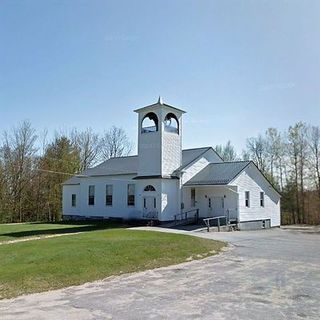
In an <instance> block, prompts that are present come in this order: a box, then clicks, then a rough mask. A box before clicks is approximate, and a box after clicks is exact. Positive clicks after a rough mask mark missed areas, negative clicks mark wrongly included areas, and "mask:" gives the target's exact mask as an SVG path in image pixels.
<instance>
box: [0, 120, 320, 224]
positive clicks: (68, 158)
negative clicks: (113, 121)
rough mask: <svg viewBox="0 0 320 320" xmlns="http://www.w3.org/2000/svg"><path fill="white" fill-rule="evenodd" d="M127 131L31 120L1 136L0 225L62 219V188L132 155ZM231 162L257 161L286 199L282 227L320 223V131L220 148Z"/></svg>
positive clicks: (297, 130) (301, 130) (301, 126)
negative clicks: (45, 128)
mask: <svg viewBox="0 0 320 320" xmlns="http://www.w3.org/2000/svg"><path fill="white" fill-rule="evenodd" d="M131 150H132V142H131V141H130V139H129V138H128V136H127V135H126V133H125V131H124V130H123V129H121V128H117V127H111V128H110V129H109V130H108V131H106V132H104V133H103V134H97V133H95V132H94V131H93V130H92V129H91V128H88V129H86V130H83V131H79V130H77V129H73V130H71V131H70V132H68V133H65V132H57V133H55V135H54V137H53V138H51V139H47V134H46V133H43V134H40V135H39V134H37V132H36V130H35V129H34V128H33V127H32V125H31V123H30V122H28V121H24V122H22V123H21V124H20V125H19V126H17V127H15V128H13V129H12V130H10V131H5V132H3V134H2V135H1V138H0V222H23V221H56V220H59V219H60V218H61V196H62V187H61V184H62V182H63V181H65V180H66V179H67V178H68V177H70V176H72V175H74V174H76V173H80V172H82V171H83V170H86V169H88V168H90V167H93V166H94V165H96V164H98V163H100V162H102V161H104V160H107V159H109V158H110V157H115V156H124V155H128V154H130V152H131ZM216 151H217V152H218V153H219V154H220V155H221V157H222V158H223V159H224V160H225V161H234V160H249V159H250V160H253V161H254V163H255V164H256V165H257V167H258V168H259V169H260V170H261V171H262V172H263V173H264V175H265V176H266V177H267V179H268V180H269V181H270V182H271V183H272V184H273V185H274V186H275V188H276V189H278V190H279V192H280V193H281V195H282V198H281V211H282V213H281V214H282V217H281V219H282V224H292V223H307V224H320V128H319V127H318V126H311V125H307V124H305V123H302V122H299V123H296V124H295V125H293V126H290V127H289V128H288V129H287V130H285V131H283V132H280V131H279V130H277V129H275V128H269V129H268V130H266V132H265V133H263V134H260V135H258V136H257V137H250V138H248V139H247V141H246V147H245V149H244V150H243V151H242V153H241V154H238V153H237V152H236V150H235V148H234V146H233V145H232V143H231V142H230V141H228V142H227V144H226V145H217V146H216Z"/></svg>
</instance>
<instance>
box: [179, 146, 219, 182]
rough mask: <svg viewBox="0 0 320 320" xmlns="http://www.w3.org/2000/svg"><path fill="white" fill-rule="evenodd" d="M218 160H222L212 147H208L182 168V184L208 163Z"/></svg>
mask: <svg viewBox="0 0 320 320" xmlns="http://www.w3.org/2000/svg"><path fill="white" fill-rule="evenodd" d="M219 162H222V160H221V159H220V158H219V157H218V155H217V154H216V153H215V152H214V151H213V150H212V149H208V150H207V151H206V152H205V153H204V154H203V155H202V156H201V157H200V158H198V159H196V160H194V161H193V162H191V163H190V164H189V165H188V166H187V167H186V168H184V169H183V171H184V173H183V175H182V184H185V183H186V182H187V181H189V180H190V179H191V178H192V177H194V176H195V175H196V174H197V173H199V172H200V171H201V170H202V169H203V168H205V167H206V166H207V165H208V164H209V163H219Z"/></svg>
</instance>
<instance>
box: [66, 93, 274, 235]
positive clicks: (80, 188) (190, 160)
mask: <svg viewBox="0 0 320 320" xmlns="http://www.w3.org/2000/svg"><path fill="white" fill-rule="evenodd" d="M135 112H136V113H137V114H138V155H136V156H126V157H118V158H111V159H109V160H107V161H105V162H103V163H101V164H100V165H98V166H96V167H94V168H90V169H87V170H85V171H84V172H82V173H81V174H79V175H76V176H74V177H72V178H70V179H69V180H67V181H66V182H64V184H63V216H64V217H65V218H76V219H79V218H122V219H124V220H130V219H139V220H141V219H145V220H157V221H159V222H169V221H173V220H179V219H182V218H184V217H186V216H187V215H188V213H189V212H190V213H192V212H193V213H194V212H197V214H198V216H199V218H200V219H202V218H208V217H217V216H225V217H226V219H228V220H233V221H236V223H237V225H238V227H239V228H240V229H259V228H268V227H276V226H280V194H279V193H278V192H277V190H275V189H274V188H273V187H272V185H271V184H270V182H269V181H268V180H267V179H266V178H265V176H264V175H263V174H262V173H261V172H260V171H259V170H258V168H257V167H256V166H255V164H254V163H253V162H252V161H233V162H224V161H223V160H222V159H221V157H220V156H219V155H218V154H217V153H216V152H215V151H214V149H213V148H212V147H202V148H195V149H185V150H183V149H182V116H183V114H184V113H185V111H183V110H180V109H178V108H175V107H173V106H170V105H168V104H166V103H163V102H162V100H161V98H159V101H158V102H157V103H155V104H152V105H149V106H146V107H143V108H139V109H137V110H135Z"/></svg>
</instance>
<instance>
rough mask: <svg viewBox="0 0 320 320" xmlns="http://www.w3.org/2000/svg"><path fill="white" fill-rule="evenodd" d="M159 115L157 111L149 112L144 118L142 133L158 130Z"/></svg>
mask: <svg viewBox="0 0 320 320" xmlns="http://www.w3.org/2000/svg"><path fill="white" fill-rule="evenodd" d="M158 125H159V124H158V117H157V115H156V114H155V113H153V112H149V113H147V114H146V115H145V116H144V118H143V119H142V125H141V133H147V132H155V131H158Z"/></svg>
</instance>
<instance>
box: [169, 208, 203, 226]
mask: <svg viewBox="0 0 320 320" xmlns="http://www.w3.org/2000/svg"><path fill="white" fill-rule="evenodd" d="M192 212H193V213H194V214H193V215H192V217H190V218H194V220H195V222H198V219H199V209H192V210H189V211H186V212H180V213H177V214H175V215H174V221H175V222H176V223H177V221H181V220H187V219H188V214H190V213H192ZM178 217H180V218H179V219H178Z"/></svg>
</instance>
